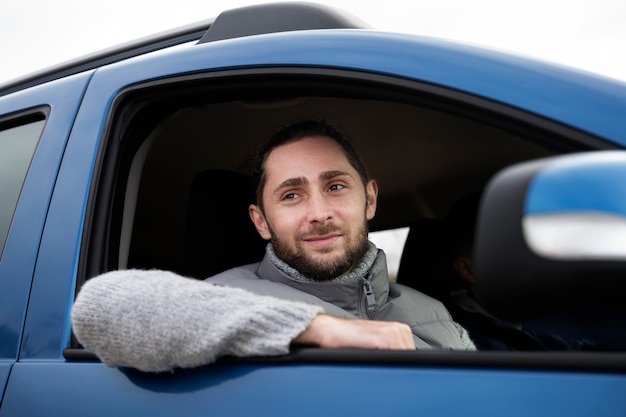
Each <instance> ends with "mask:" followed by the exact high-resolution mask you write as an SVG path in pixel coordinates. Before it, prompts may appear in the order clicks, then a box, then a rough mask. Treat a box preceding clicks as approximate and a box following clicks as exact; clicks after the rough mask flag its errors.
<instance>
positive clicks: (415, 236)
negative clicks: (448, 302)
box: [396, 218, 449, 298]
mask: <svg viewBox="0 0 626 417" xmlns="http://www.w3.org/2000/svg"><path fill="white" fill-rule="evenodd" d="M448 276H449V270H448V267H447V251H446V239H445V230H444V223H443V221H441V220H439V219H434V218H420V219H417V220H416V221H415V222H413V223H412V224H411V225H410V227H409V233H408V235H407V238H406V241H405V243H404V249H403V250H402V256H401V258H400V265H399V267H398V276H397V279H396V282H398V283H399V284H403V285H406V286H408V287H411V288H414V289H416V290H418V291H420V292H423V293H424V294H427V295H430V296H431V297H434V298H441V297H442V296H443V295H444V294H445V291H446V287H447V277H448Z"/></svg>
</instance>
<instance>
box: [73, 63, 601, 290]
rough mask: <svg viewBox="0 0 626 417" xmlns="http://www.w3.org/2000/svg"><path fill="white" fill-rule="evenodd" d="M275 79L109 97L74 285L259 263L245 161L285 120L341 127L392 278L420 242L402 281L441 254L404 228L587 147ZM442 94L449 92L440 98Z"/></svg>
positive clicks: (504, 119)
mask: <svg viewBox="0 0 626 417" xmlns="http://www.w3.org/2000/svg"><path fill="white" fill-rule="evenodd" d="M285 71H286V73H285V74H283V75H282V76H281V77H276V76H271V77H268V76H267V75H266V74H265V75H264V74H260V75H259V74H256V73H254V71H252V73H251V74H250V75H249V76H247V77H242V76H241V72H237V73H233V74H234V76H233V77H230V76H229V73H228V71H226V72H225V73H223V74H215V73H214V74H211V75H210V76H205V77H208V78H203V76H202V75H198V76H194V77H197V78H193V77H192V78H188V77H182V78H181V82H177V80H164V81H162V83H161V84H159V83H156V84H155V83H153V84H151V85H150V86H136V87H133V89H129V90H128V91H125V92H123V94H122V95H121V96H120V97H119V98H118V99H117V100H116V107H115V112H114V114H113V115H112V117H111V119H110V120H111V123H112V126H111V127H110V129H109V130H108V131H109V132H111V133H110V136H109V137H106V138H104V140H103V142H102V148H101V149H102V150H103V152H105V151H106V153H103V155H102V172H101V175H100V176H98V177H97V178H96V180H99V181H101V183H102V184H114V186H112V187H99V186H98V185H97V184H96V185H95V186H94V187H92V189H93V190H97V194H94V195H92V196H91V198H92V199H94V200H93V203H92V204H90V207H93V208H97V209H96V210H94V212H93V215H92V216H87V218H89V219H93V220H92V221H93V224H92V225H91V228H87V229H86V230H89V231H90V233H89V234H86V235H85V241H84V243H85V246H84V247H85V248H88V252H83V255H84V256H85V262H84V263H83V265H85V269H84V270H83V271H82V272H81V273H82V274H83V276H85V277H89V276H95V275H97V274H99V273H101V272H102V271H103V270H111V269H124V268H139V269H163V270H168V271H173V272H177V273H180V274H182V275H185V276H189V277H195V278H197V279H204V278H207V277H209V276H212V275H214V274H217V273H219V272H222V271H225V270H226V269H229V268H232V267H235V266H239V265H243V264H249V263H254V262H258V261H260V260H261V259H262V257H263V255H264V247H265V242H264V241H263V240H262V239H260V237H259V235H258V233H257V232H256V230H255V229H254V226H253V224H252V222H251V221H250V218H249V214H248V209H247V208H248V205H249V204H250V202H252V201H253V195H249V194H248V193H249V191H250V190H249V185H250V184H249V180H250V178H249V170H250V165H251V161H252V158H253V156H254V153H255V150H256V148H257V147H258V145H259V144H260V143H261V142H262V141H263V140H264V139H266V138H267V137H268V136H269V135H270V134H271V133H273V132H274V131H276V130H277V129H278V128H280V127H282V126H284V125H285V124H288V123H290V122H292V121H294V120H302V119H305V118H320V117H321V118H324V119H326V120H330V121H331V122H332V123H334V124H335V125H337V126H339V127H340V128H341V129H342V130H344V131H346V132H349V135H350V139H351V140H352V142H354V144H355V145H356V147H357V148H358V150H359V152H360V154H361V156H362V158H363V160H364V162H365V164H366V165H367V168H368V171H369V175H370V176H371V177H372V178H374V179H375V180H376V181H377V183H378V189H379V194H378V197H379V198H378V204H377V212H376V216H375V217H374V219H372V221H371V222H370V230H371V231H372V232H371V233H370V238H371V240H372V241H373V242H374V243H375V244H376V245H377V246H379V247H380V248H381V249H383V250H384V251H385V252H386V254H387V257H388V268H389V271H390V279H392V280H393V279H394V278H395V276H396V274H397V273H398V270H399V268H400V259H401V258H403V256H402V251H403V250H404V244H405V241H406V239H407V236H408V235H409V230H411V231H413V230H416V231H417V232H416V233H414V235H415V236H418V237H420V238H421V239H422V240H423V241H422V242H418V243H419V245H418V246H419V247H420V248H422V249H421V251H420V252H418V253H416V254H411V253H410V254H409V256H407V257H404V258H405V259H408V260H413V261H414V262H412V263H414V264H417V265H414V266H417V267H418V270H419V271H420V273H419V274H416V276H418V277H422V276H423V273H424V272H426V271H427V270H428V269H429V268H430V267H429V265H427V264H426V263H425V262H424V261H422V260H426V261H429V260H432V259H435V257H436V256H440V255H441V254H434V255H435V256H431V253H430V249H435V247H436V245H434V244H431V242H430V241H429V239H431V237H429V235H428V234H427V232H428V233H433V234H432V235H430V236H432V239H433V240H432V242H433V243H434V239H437V238H438V237H437V235H436V233H435V232H436V230H434V229H433V228H429V229H428V230H427V229H418V228H419V227H423V226H424V224H422V223H423V222H421V220H433V221H436V220H441V219H443V218H444V217H445V215H446V213H447V212H448V211H449V210H450V208H451V207H453V205H454V204H455V203H456V202H457V201H459V199H461V198H462V197H463V196H465V195H467V194H470V193H473V192H476V191H480V190H482V189H483V187H485V185H486V184H487V183H488V181H489V180H490V179H491V178H492V177H493V175H494V174H496V173H497V172H499V171H500V170H502V169H503V168H506V167H508V166H511V165H513V164H517V163H519V162H523V161H528V160H534V159H538V158H545V157H549V156H553V155H561V154H566V153H571V152H577V151H584V150H588V149H589V142H584V143H583V142H582V141H577V140H576V139H572V138H571V137H569V136H568V132H569V131H562V130H560V129H562V126H560V125H552V124H550V122H549V121H546V120H544V119H538V120H537V121H535V120H534V119H533V117H538V116H532V115H528V114H524V118H521V119H516V117H517V116H518V113H517V110H510V112H509V109H508V108H502V109H498V108H497V106H496V105H495V104H494V103H489V105H488V106H487V105H485V104H484V103H482V102H481V101H480V100H479V99H476V98H474V97H469V98H463V97H461V98H462V99H463V100H461V99H457V97H456V94H457V93H456V92H450V93H448V92H446V91H439V92H438V94H430V92H428V91H423V90H421V88H422V86H421V85H420V84H419V83H412V82H404V81H403V82H402V85H400V86H399V85H398V83H399V81H398V80H397V79H393V78H391V77H383V76H378V75H376V76H374V75H371V74H364V75H361V77H362V79H359V80H358V82H357V80H356V78H358V76H359V75H358V74H355V73H354V72H352V73H350V74H341V75H342V77H336V75H337V72H336V71H333V72H332V73H328V74H326V73H324V71H322V70H320V69H311V72H312V74H313V75H314V76H308V75H306V74H304V75H303V71H304V70H303V69H299V71H298V73H297V74H295V75H293V74H292V75H290V74H289V73H288V72H289V70H285ZM304 72H306V71H304ZM320 74H322V75H324V77H322V76H321V75H320ZM370 81H371V82H370ZM374 81H375V82H374ZM392 86H393V88H392ZM446 94H455V96H452V95H451V96H450V97H448V100H445V101H442V100H441V97H442V96H445V95H446ZM496 110H498V111H501V113H494V112H495V111H496ZM157 116H158V117H157ZM120 144H121V146H120ZM431 226H432V225H431ZM90 242H91V243H90ZM94 242H95V243H94ZM418 255H419V258H418ZM415 260H418V261H415ZM403 262H404V261H403ZM410 266H411V265H409V267H410ZM430 269H431V270H432V268H430ZM402 283H404V282H402ZM405 285H406V284H405ZM414 288H416V287H414ZM416 289H417V288H416ZM423 292H426V291H423ZM426 293H427V292H426ZM427 294H428V293H427Z"/></svg>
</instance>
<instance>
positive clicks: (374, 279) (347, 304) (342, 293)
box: [257, 249, 389, 318]
mask: <svg viewBox="0 0 626 417" xmlns="http://www.w3.org/2000/svg"><path fill="white" fill-rule="evenodd" d="M257 274H258V275H259V277H261V279H267V280H269V281H274V282H278V283H281V284H284V285H287V286H289V287H292V288H294V289H297V290H300V291H303V292H306V293H308V294H311V295H313V296H315V297H317V298H319V299H321V300H324V301H326V302H328V303H331V304H334V305H336V306H337V307H340V308H342V309H344V310H346V311H348V312H350V313H352V314H355V315H357V316H359V317H362V318H367V317H366V316H367V313H366V311H367V300H366V296H365V289H364V285H365V284H366V283H369V285H370V288H371V290H372V293H373V295H374V299H375V301H376V307H375V309H378V308H380V307H381V306H382V305H384V304H385V303H386V302H387V300H388V297H389V274H388V272H387V259H386V257H385V253H384V252H383V251H382V250H380V249H379V250H378V254H377V256H376V260H375V261H374V264H373V265H372V267H371V268H370V270H369V271H368V272H367V273H366V276H365V277H352V278H348V279H346V278H343V279H340V280H339V279H337V280H332V281H325V282H317V281H305V280H296V279H293V278H291V277H290V276H289V275H287V274H286V273H284V272H283V271H281V270H280V269H279V268H277V267H276V265H274V263H273V262H272V261H271V260H270V259H269V257H268V255H267V254H265V257H264V258H263V260H262V261H261V264H260V265H259V269H258V271H257Z"/></svg>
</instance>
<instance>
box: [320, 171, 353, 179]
mask: <svg viewBox="0 0 626 417" xmlns="http://www.w3.org/2000/svg"><path fill="white" fill-rule="evenodd" d="M343 176H348V177H352V175H350V173H349V172H346V171H340V170H333V171H324V172H322V173H321V174H320V180H323V181H328V180H332V179H333V178H337V177H343Z"/></svg>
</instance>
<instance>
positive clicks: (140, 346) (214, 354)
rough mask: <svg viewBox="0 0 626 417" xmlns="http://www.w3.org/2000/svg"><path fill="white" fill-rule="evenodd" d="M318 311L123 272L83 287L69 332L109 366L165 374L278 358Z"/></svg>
mask: <svg viewBox="0 0 626 417" xmlns="http://www.w3.org/2000/svg"><path fill="white" fill-rule="evenodd" d="M321 312H322V308H321V307H318V306H314V305H310V304H306V303H302V302H294V301H286V300H280V299H277V298H273V297H268V296H259V295H255V294H252V293H250V292H247V291H245V290H242V289H239V288H230V287H222V286H219V285H215V284H211V283H207V282H203V281H197V280H193V279H190V278H184V277H181V276H179V275H176V274H174V273H171V272H166V271H156V270H152V271H140V270H125V271H115V272H109V273H106V274H103V275H100V276H98V277H95V278H92V279H90V280H88V281H87V282H86V283H85V284H84V285H83V287H82V288H81V291H80V293H79V294H78V296H77V298H76V301H75V303H74V306H73V309H72V325H73V329H74V333H75V335H76V337H77V338H78V340H79V341H80V343H81V344H82V345H83V346H85V348H86V349H88V350H90V351H92V352H94V353H95V354H96V355H97V356H98V357H99V358H100V359H101V360H102V361H103V362H104V363H105V364H106V365H108V366H111V367H114V366H125V367H132V368H137V369H139V370H142V371H148V372H162V371H168V370H172V369H175V368H190V367H196V366H200V365H205V364H208V363H211V362H214V361H215V360H216V359H217V358H219V357H220V356H224V355H234V356H258V355H281V354H286V353H288V352H289V345H290V343H291V341H292V340H293V339H294V338H295V337H296V336H298V335H299V334H300V333H302V332H303V331H304V330H305V329H306V328H307V327H308V325H309V324H310V322H311V320H312V319H313V318H314V317H315V316H316V315H317V314H318V313H321Z"/></svg>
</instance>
